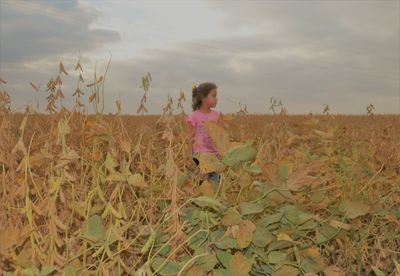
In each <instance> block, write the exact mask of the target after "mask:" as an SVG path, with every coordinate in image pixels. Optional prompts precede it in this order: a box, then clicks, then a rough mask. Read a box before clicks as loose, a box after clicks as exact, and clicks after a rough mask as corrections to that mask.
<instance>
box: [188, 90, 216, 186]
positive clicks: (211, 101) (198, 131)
mask: <svg viewBox="0 0 400 276" xmlns="http://www.w3.org/2000/svg"><path fill="white" fill-rule="evenodd" d="M216 105H217V85H215V83H212V82H204V83H201V84H200V85H198V86H196V85H195V86H193V90H192V108H193V112H192V113H191V114H190V115H189V116H187V117H186V122H187V124H188V128H189V136H190V138H191V139H190V145H189V146H191V150H192V158H193V161H194V162H195V163H196V165H199V163H200V162H199V154H200V153H202V152H210V153H213V154H216V155H218V151H217V148H216V147H215V145H214V143H213V142H212V140H211V138H210V136H209V135H208V134H207V132H206V131H205V129H204V125H203V124H204V122H206V121H214V122H218V121H219V116H220V114H219V112H217V111H214V110H212V109H211V108H215V106H216ZM206 177H207V180H210V181H211V182H214V183H218V182H219V179H220V175H219V174H218V173H216V172H211V173H208V174H207V176H206Z"/></svg>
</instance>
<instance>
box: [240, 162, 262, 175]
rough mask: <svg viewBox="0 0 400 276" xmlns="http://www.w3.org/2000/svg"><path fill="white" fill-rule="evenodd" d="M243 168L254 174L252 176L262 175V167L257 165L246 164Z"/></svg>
mask: <svg viewBox="0 0 400 276" xmlns="http://www.w3.org/2000/svg"><path fill="white" fill-rule="evenodd" d="M243 168H244V169H245V170H246V171H248V172H249V173H252V174H260V173H262V169H261V167H260V166H258V165H257V164H251V165H249V164H247V163H245V164H244V165H243Z"/></svg>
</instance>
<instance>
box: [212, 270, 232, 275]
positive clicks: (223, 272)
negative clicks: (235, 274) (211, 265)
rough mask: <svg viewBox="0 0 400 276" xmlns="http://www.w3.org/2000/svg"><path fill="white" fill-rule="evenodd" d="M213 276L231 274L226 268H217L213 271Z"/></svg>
mask: <svg viewBox="0 0 400 276" xmlns="http://www.w3.org/2000/svg"><path fill="white" fill-rule="evenodd" d="M213 273H214V275H215V276H231V275H232V274H231V272H230V271H229V269H226V268H219V269H216V270H214V271H213Z"/></svg>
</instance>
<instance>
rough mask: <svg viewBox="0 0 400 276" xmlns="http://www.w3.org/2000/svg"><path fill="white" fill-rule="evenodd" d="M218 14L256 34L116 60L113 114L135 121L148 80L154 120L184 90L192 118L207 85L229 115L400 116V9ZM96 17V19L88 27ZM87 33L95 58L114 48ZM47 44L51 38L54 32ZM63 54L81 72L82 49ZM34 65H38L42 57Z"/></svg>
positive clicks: (268, 5) (313, 6)
mask: <svg viewBox="0 0 400 276" xmlns="http://www.w3.org/2000/svg"><path fill="white" fill-rule="evenodd" d="M209 5H210V8H211V9H217V10H219V11H221V12H223V13H224V14H225V17H224V18H225V20H224V21H223V22H222V24H223V25H224V26H225V28H226V29H227V30H235V29H243V28H244V29H246V28H248V29H249V32H248V35H243V34H242V35H230V36H223V35H221V37H219V38H209V39H201V40H189V41H185V39H184V38H182V40H181V41H180V42H177V43H176V44H175V46H174V47H173V48H171V47H169V48H168V49H167V48H164V47H162V45H160V46H159V47H158V48H146V49H145V50H144V51H143V52H142V53H141V55H140V56H136V57H127V58H126V59H124V60H113V61H112V64H111V69H110V72H109V76H108V80H107V82H106V93H107V95H106V112H113V111H114V110H115V107H114V106H115V104H114V102H115V100H116V99H117V98H118V97H121V99H122V104H123V110H124V112H126V113H134V112H135V110H136V108H137V105H138V102H139V100H140V97H141V95H142V91H141V89H140V88H139V85H140V78H141V76H142V75H144V74H146V73H147V72H151V74H152V76H153V83H152V86H151V89H150V92H149V97H148V109H149V111H150V112H151V113H160V112H161V110H162V106H163V105H164V104H165V102H166V99H167V95H168V93H169V94H171V95H172V96H173V97H174V98H175V99H176V98H177V96H178V95H179V91H180V89H181V88H182V89H183V90H184V91H185V92H186V96H187V98H188V102H187V104H186V111H190V103H189V102H190V89H191V86H192V85H193V84H195V83H199V82H201V81H208V80H211V81H215V82H216V83H217V84H218V86H219V95H218V97H219V103H218V107H217V109H219V110H222V111H223V112H232V111H236V110H238V107H239V106H238V102H242V103H243V104H247V106H248V109H249V110H250V111H253V112H268V102H269V98H270V97H275V98H278V99H282V101H283V103H284V104H285V105H286V107H287V109H288V111H289V113H292V114H293V113H308V112H309V111H312V112H321V111H322V109H323V104H325V103H328V104H330V106H331V110H332V111H333V112H339V113H365V107H366V106H367V105H368V104H369V103H371V102H372V103H374V105H375V107H376V108H377V112H381V113H389V112H390V113H396V112H398V109H399V106H398V97H399V94H398V93H399V90H400V81H399V75H400V72H399V67H400V57H399V54H400V49H399V47H400V42H399V39H400V37H399V13H398V11H399V2H397V1H385V2H382V1H376V2H374V1H358V2H357V1H351V2H348V1H346V2H342V1H324V2H322V1H321V2H317V1H311V2H306V1H276V2H275V1H255V2H251V3H248V2H239V1H237V2H227V1H219V2H215V1H213V2H209ZM2 7H3V5H2ZM72 10H74V9H72ZM75 10H76V7H75ZM84 12H87V11H84ZM96 16H98V15H97V13H96V12H93V14H92V17H90V16H89V18H92V19H90V20H89V21H91V20H94V18H96ZM171 16H173V15H171ZM43 24H45V22H43ZM80 24H82V23H79V24H77V25H80ZM85 26H88V25H85ZM103 31H104V30H103ZM170 31H171V32H173V30H170ZM88 32H89V33H91V39H90V41H88V42H86V43H87V47H88V48H87V49H88V51H89V50H90V49H92V48H96V47H97V45H102V44H104V43H105V42H107V41H114V40H113V35H111V34H110V35H107V32H108V31H104V32H105V33H103V34H101V33H92V32H93V30H89V29H88ZM65 33H68V32H65ZM242 33H243V32H242ZM69 35H70V36H73V35H72V34H69ZM43 36H44V37H51V31H44V32H43ZM76 36H77V35H75V37H76ZM96 38H97V40H96ZM32 39H33V40H35V38H33V37H32ZM34 43H39V42H34ZM82 43H83V42H82ZM82 45H86V44H85V43H83V44H82ZM2 47H3V42H2ZM62 49H64V50H62V51H60V52H59V53H65V52H69V53H73V54H69V55H65V54H64V57H66V59H67V62H66V63H65V64H66V67H69V68H73V66H74V62H75V61H76V56H77V52H76V48H74V46H73V45H72V44H70V45H68V46H66V47H65V48H62ZM81 49H82V48H81ZM52 51H55V50H54V49H53V50H52ZM54 55H56V53H54ZM107 57H108V56H107V54H106V55H105V56H104V58H107ZM26 58H27V59H35V58H36V59H37V57H35V56H34V52H30V53H29V57H26ZM43 60H44V61H45V62H44V61H43ZM58 60H59V59H58V58H52V57H48V56H47V55H46V54H44V55H43V56H42V62H41V63H40V64H44V65H43V66H44V68H47V69H43V71H42V72H36V73H35V74H32V75H33V77H35V78H36V79H41V80H43V79H44V78H46V79H48V78H49V77H50V75H49V74H50V73H51V72H56V68H57V67H56V66H57V63H58ZM2 63H3V62H2ZM84 66H85V68H92V67H93V66H94V62H93V60H90V59H87V60H86V61H85V63H84ZM49 68H53V69H51V70H50V69H49ZM28 69H29V67H24V71H23V73H22V74H21V68H20V67H18V66H13V70H14V71H13V73H15V74H17V73H18V72H19V73H20V76H19V80H20V79H22V76H23V77H25V79H24V82H25V83H24V85H25V86H26V83H27V81H28V80H29V79H26V78H27V77H28V76H29V73H28ZM10 70H11V69H10ZM10 70H8V71H7V70H6V72H11V71H10ZM19 70H20V71H19ZM2 71H3V70H2ZM85 74H86V76H87V77H88V78H90V77H91V75H90V73H89V72H87V71H85ZM1 75H2V74H1ZM69 78H70V79H71V81H70V83H69V82H68V81H67V82H66V85H67V86H66V87H67V88H69V89H70V90H71V91H72V88H73V85H74V84H73V83H74V82H75V79H74V77H72V76H71V77H69ZM31 79H32V78H31ZM15 81H17V80H15ZM21 86H22V85H21ZM12 89H14V91H17V90H19V89H22V88H20V87H18V86H13V87H12ZM72 93H73V91H72V92H71V93H69V94H72ZM15 94H16V93H15ZM22 95H24V96H22ZM86 95H87V96H88V95H89V93H88V91H87V94H86ZM12 96H13V95H12ZM26 97H27V95H25V94H23V93H21V94H18V95H17V94H16V95H15V97H12V98H13V100H14V99H16V98H17V100H16V101H18V102H19V101H20V100H21V101H23V99H24V98H25V99H26ZM42 97H44V96H42ZM71 101H72V100H71V99H69V100H67V101H66V104H68V103H70V102H71Z"/></svg>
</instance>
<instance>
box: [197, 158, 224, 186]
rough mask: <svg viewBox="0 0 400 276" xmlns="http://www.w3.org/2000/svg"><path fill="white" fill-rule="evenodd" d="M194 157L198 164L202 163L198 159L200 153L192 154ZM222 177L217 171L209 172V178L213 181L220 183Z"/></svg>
mask: <svg viewBox="0 0 400 276" xmlns="http://www.w3.org/2000/svg"><path fill="white" fill-rule="evenodd" d="M192 159H193V161H194V162H195V163H196V165H197V166H198V165H199V164H200V161H199V159H198V155H196V154H195V153H194V154H193V155H192ZM220 178H221V176H220V175H219V173H217V172H209V173H207V180H209V181H211V182H214V183H219V179H220Z"/></svg>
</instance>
